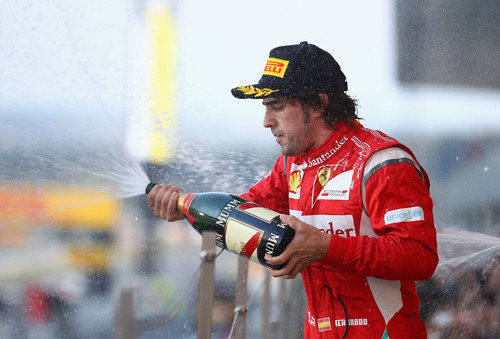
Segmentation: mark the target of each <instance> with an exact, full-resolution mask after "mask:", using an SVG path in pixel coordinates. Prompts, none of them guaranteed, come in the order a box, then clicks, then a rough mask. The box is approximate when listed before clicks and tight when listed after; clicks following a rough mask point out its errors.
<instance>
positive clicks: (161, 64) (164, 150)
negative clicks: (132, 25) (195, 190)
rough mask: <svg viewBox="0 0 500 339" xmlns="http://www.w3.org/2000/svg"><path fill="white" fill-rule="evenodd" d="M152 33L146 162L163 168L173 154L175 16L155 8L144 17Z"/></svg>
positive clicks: (162, 9)
mask: <svg viewBox="0 0 500 339" xmlns="http://www.w3.org/2000/svg"><path fill="white" fill-rule="evenodd" d="M147 22H148V25H149V27H150V29H151V38H152V39H151V41H152V53H151V58H152V69H151V72H152V73H151V87H152V88H151V124H150V131H149V133H148V135H149V138H150V142H149V145H150V150H149V159H148V160H149V162H151V163H153V164H164V163H166V162H167V161H168V160H170V159H171V158H172V157H173V155H174V152H175V146H176V143H175V138H176V136H175V134H176V133H175V132H176V129H177V122H176V119H175V90H176V88H175V68H176V41H175V28H174V27H175V25H174V16H173V15H172V12H171V11H170V10H169V9H168V8H167V7H166V5H158V4H155V5H153V6H151V7H150V8H149V10H148V13H147Z"/></svg>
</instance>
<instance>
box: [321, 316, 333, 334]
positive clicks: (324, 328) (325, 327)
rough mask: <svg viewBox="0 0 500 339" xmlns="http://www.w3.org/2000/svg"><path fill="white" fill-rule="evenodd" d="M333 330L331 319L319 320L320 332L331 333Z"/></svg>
mask: <svg viewBox="0 0 500 339" xmlns="http://www.w3.org/2000/svg"><path fill="white" fill-rule="evenodd" d="M331 329H332V326H331V325H330V317H326V318H321V319H318V332H325V331H330V330H331Z"/></svg>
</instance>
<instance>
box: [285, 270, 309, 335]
mask: <svg viewBox="0 0 500 339" xmlns="http://www.w3.org/2000/svg"><path fill="white" fill-rule="evenodd" d="M289 300H290V303H289V304H290V315H291V318H290V333H289V337H288V338H289V339H301V338H303V337H304V319H305V313H306V299H305V292H304V286H303V284H302V278H301V276H300V275H298V276H297V277H296V278H295V279H293V280H292V281H291V286H290V293H289Z"/></svg>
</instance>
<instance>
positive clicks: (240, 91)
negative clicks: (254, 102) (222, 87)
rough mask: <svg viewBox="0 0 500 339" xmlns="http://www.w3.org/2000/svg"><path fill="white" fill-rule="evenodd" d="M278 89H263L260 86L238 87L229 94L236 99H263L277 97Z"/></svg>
mask: <svg viewBox="0 0 500 339" xmlns="http://www.w3.org/2000/svg"><path fill="white" fill-rule="evenodd" d="M279 91H280V90H279V89H272V88H265V87H262V86H260V85H249V86H238V87H235V88H233V89H232V90H231V94H232V95H233V96H234V97H235V98H238V99H263V98H266V97H269V96H273V95H277V94H278V93H279Z"/></svg>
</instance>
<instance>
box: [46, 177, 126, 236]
mask: <svg viewBox="0 0 500 339" xmlns="http://www.w3.org/2000/svg"><path fill="white" fill-rule="evenodd" d="M44 205H45V211H46V213H47V217H48V218H49V219H50V221H51V223H52V224H56V225H58V226H59V227H67V228H84V229H95V230H111V229H112V228H113V226H114V225H115V224H116V222H117V218H118V216H119V215H120V213H121V210H120V208H121V207H120V204H119V202H118V201H117V200H116V199H114V198H113V196H112V195H111V194H110V193H104V192H95V191H92V190H91V189H85V188H82V187H76V188H51V189H48V190H47V193H46V195H45V198H44Z"/></svg>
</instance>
